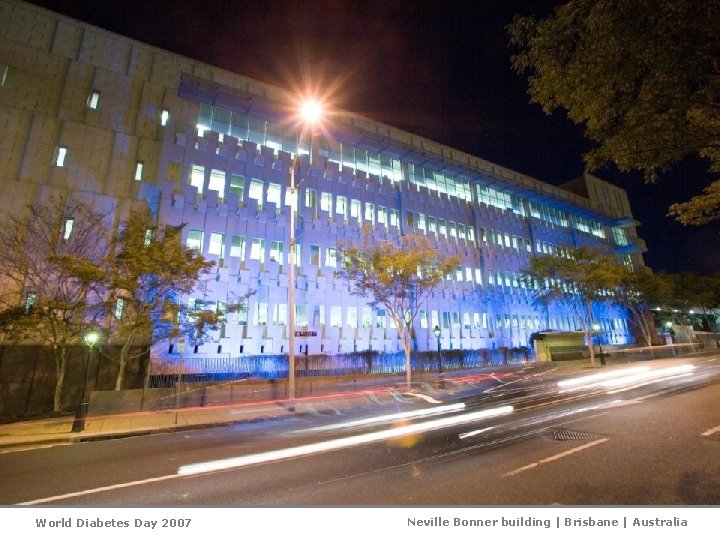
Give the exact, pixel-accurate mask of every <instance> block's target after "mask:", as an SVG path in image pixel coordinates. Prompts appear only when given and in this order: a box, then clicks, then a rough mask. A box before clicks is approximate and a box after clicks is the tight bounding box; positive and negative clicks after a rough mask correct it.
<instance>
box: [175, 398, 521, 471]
mask: <svg viewBox="0 0 720 540" xmlns="http://www.w3.org/2000/svg"><path fill="white" fill-rule="evenodd" d="M512 411H513V407H512V406H509V405H507V406H504V407H496V408H494V409H487V410H484V411H477V412H472V413H465V414H460V415H457V416H452V417H450V418H438V419H436V420H428V421H427V422H422V423H419V424H411V425H407V426H400V427H396V428H391V429H385V430H382V431H377V432H374V433H365V434H362V435H353V436H351V437H345V438H342V439H333V440H330V441H323V442H318V443H312V444H306V445H303V446H297V447H295V448H282V449H279V450H272V451H269V452H262V453H259V454H250V455H247V456H237V457H232V458H226V459H218V460H214V461H206V462H202V463H193V464H190V465H184V466H182V467H180V468H179V469H178V474H180V475H191V474H202V473H207V472H214V471H221V470H225V469H235V468H238V467H246V466H248V465H258V464H261V463H268V462H272V461H280V460H283V459H289V458H296V457H301V456H308V455H312V454H319V453H322V452H328V451H332V450H339V449H341V448H349V447H351V446H359V445H363V444H370V443H375V442H380V441H384V440H388V439H394V438H400V437H406V436H408V435H415V434H419V433H423V432H426V431H432V430H436V429H442V428H446V427H451V426H456V425H460V424H466V423H469V422H475V421H477V420H483V419H486V418H492V417H495V416H500V415H503V414H509V413H511V412H512Z"/></svg>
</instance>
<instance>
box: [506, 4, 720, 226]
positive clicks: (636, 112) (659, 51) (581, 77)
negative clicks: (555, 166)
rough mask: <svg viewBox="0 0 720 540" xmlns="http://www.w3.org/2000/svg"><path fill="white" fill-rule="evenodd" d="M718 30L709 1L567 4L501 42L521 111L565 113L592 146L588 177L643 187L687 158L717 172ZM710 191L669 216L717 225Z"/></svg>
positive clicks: (718, 14)
mask: <svg viewBox="0 0 720 540" xmlns="http://www.w3.org/2000/svg"><path fill="white" fill-rule="evenodd" d="M718 28H720V1H718V0H709V1H708V0H683V1H679V0H656V1H654V2H651V3H648V2H647V1H646V0H572V1H570V2H567V3H566V4H563V5H561V6H559V7H558V8H556V9H555V12H554V13H553V15H551V16H549V17H548V18H546V19H543V20H540V21H538V20H536V19H534V18H533V17H522V16H516V17H515V19H514V20H513V22H512V24H511V25H510V27H509V32H510V36H511V43H512V44H513V45H515V46H517V47H518V48H519V52H518V53H517V54H516V55H514V56H513V67H514V69H515V70H516V71H518V72H520V73H528V83H529V94H530V98H531V102H533V103H537V104H539V105H541V106H542V107H543V109H544V111H545V112H547V113H548V114H549V113H551V112H552V111H554V110H555V109H558V108H561V109H565V110H566V111H567V115H568V117H569V118H570V119H571V120H572V121H573V122H575V123H578V124H583V125H584V126H585V133H586V136H587V137H588V138H590V139H591V140H593V141H595V142H596V143H597V146H596V148H595V149H593V150H592V151H591V152H589V153H588V154H587V155H586V156H585V158H586V163H587V165H588V168H589V169H590V170H594V169H597V168H598V167H601V166H604V165H608V164H615V165H616V166H617V167H618V168H619V169H620V170H622V171H630V170H640V171H642V172H643V173H644V174H645V177H646V179H648V180H651V181H652V180H655V178H656V176H657V173H658V172H659V171H662V170H665V169H667V168H669V167H670V166H671V165H673V164H674V163H676V162H678V161H679V160H680V159H682V158H684V157H685V156H689V155H697V156H700V157H702V158H705V159H707V160H708V161H709V167H710V170H711V171H712V172H720V38H719V37H718V36H719V34H718V31H717V29H718ZM718 191H720V186H717V185H715V184H713V187H712V192H711V193H705V194H703V195H700V196H699V197H701V199H699V200H698V199H697V198H696V199H694V200H693V201H692V204H690V203H686V204H687V205H688V206H683V205H675V206H673V207H672V208H671V213H672V215H674V216H675V217H676V218H678V219H679V220H680V221H681V222H683V223H703V222H706V221H708V220H709V219H717V218H718V217H720V213H718V211H717V209H718V203H720V200H719V198H718V195H717V192H718ZM703 202H704V203H705V205H704V206H703V205H702V204H701V203H703Z"/></svg>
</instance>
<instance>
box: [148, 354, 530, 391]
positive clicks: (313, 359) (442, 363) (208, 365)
mask: <svg viewBox="0 0 720 540" xmlns="http://www.w3.org/2000/svg"><path fill="white" fill-rule="evenodd" d="M529 358H530V351H529V350H528V349H523V348H519V349H494V350H452V351H442V352H440V353H438V352H429V351H424V352H413V353H412V356H411V369H412V371H413V372H418V373H422V372H433V371H434V372H439V371H440V368H441V367H442V370H443V371H451V370H457V369H464V368H473V367H481V366H488V365H503V364H509V363H517V362H522V361H525V360H528V359H529ZM150 370H151V371H150V387H153V388H167V387H171V386H173V385H174V384H176V383H177V382H180V381H182V382H221V381H233V380H243V379H266V380H269V379H282V378H286V377H287V376H288V357H287V356H286V355H254V356H239V357H207V358H203V357H194V358H162V359H153V361H152V363H151V368H150ZM404 372H405V355H404V353H403V352H393V353H384V352H377V351H364V352H357V353H347V354H342V355H335V356H332V355H311V356H299V357H298V356H296V358H295V374H296V375H297V376H300V377H340V376H352V375H381V374H401V373H404Z"/></svg>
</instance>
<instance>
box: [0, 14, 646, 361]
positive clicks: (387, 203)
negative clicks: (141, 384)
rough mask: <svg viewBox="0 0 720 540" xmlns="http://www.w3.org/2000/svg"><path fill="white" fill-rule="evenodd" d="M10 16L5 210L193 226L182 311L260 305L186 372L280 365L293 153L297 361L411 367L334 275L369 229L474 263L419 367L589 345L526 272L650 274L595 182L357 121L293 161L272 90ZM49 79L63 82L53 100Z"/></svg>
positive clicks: (439, 299)
mask: <svg viewBox="0 0 720 540" xmlns="http://www.w3.org/2000/svg"><path fill="white" fill-rule="evenodd" d="M0 8H1V9H2V10H3V11H2V15H3V17H0V19H2V20H4V22H3V23H0V30H2V33H1V34H0V35H2V40H1V41H0V52H2V54H3V56H2V57H0V69H4V70H5V73H6V75H7V76H6V77H5V78H4V79H3V81H4V82H3V86H2V87H0V115H2V118H4V119H5V125H6V126H8V129H7V132H8V135H9V140H10V141H11V143H12V144H11V143H9V144H6V148H5V150H3V154H4V155H5V157H6V158H7V159H5V160H4V161H5V162H6V163H11V164H14V165H16V166H13V167H9V168H8V169H7V170H6V171H5V173H4V177H3V178H2V180H1V183H0V185H1V186H2V191H3V195H4V196H6V197H13V198H14V200H16V201H17V200H23V201H27V202H31V201H33V200H36V199H42V198H44V197H48V196H49V195H50V194H52V193H55V192H57V191H71V192H73V193H75V194H76V195H79V196H83V197H86V198H91V199H92V200H95V201H98V203H102V204H105V205H108V204H109V205H112V206H113V207H114V208H115V209H116V211H117V213H118V216H119V217H120V218H122V216H123V215H125V214H126V213H127V212H128V210H129V208H131V207H132V206H133V205H136V204H138V202H140V201H144V202H146V203H148V204H149V205H150V207H151V208H152V209H153V211H154V212H155V214H156V215H157V218H158V222H159V224H160V225H179V224H186V227H185V229H184V234H185V238H184V240H185V242H186V245H187V246H189V247H191V248H194V249H198V250H199V251H201V252H202V253H203V255H204V256H205V257H207V258H208V259H211V260H213V261H215V262H216V263H217V264H216V267H215V269H214V270H213V272H212V273H211V274H210V275H209V276H207V279H204V280H203V281H202V282H200V283H198V286H197V288H196V291H195V293H194V294H193V295H192V296H190V297H188V298H184V299H183V302H184V303H186V304H189V305H196V306H197V305H203V306H204V307H205V308H212V307H217V308H219V309H222V308H223V306H224V305H227V304H231V303H233V302H234V301H235V300H236V299H237V298H239V297H242V296H243V295H244V294H245V293H246V292H247V291H249V290H254V291H255V294H254V295H252V296H251V297H250V299H249V305H248V310H247V312H245V313H237V314H231V315H230V316H229V318H228V321H227V323H226V324H224V325H223V327H222V329H221V330H220V331H219V332H217V334H216V335H215V336H213V339H212V340H211V342H208V343H205V344H203V345H201V346H199V347H198V350H197V352H195V351H194V350H193V349H192V348H189V347H185V348H184V350H183V352H182V353H180V352H179V351H180V348H179V347H173V349H172V350H171V349H170V348H169V347H168V345H167V344H164V345H163V346H162V347H158V348H157V349H156V351H155V354H156V355H157V357H158V359H159V360H160V362H162V361H172V360H173V359H174V358H177V356H178V355H179V354H183V355H184V356H185V357H192V356H199V357H217V356H220V355H222V356H227V357H237V356H243V355H256V354H284V353H287V352H288V327H287V320H288V313H287V310H288V277H287V276H288V273H287V264H288V263H287V260H288V256H287V255H288V254H287V250H288V246H289V238H290V231H289V211H290V206H289V202H290V200H289V195H288V192H289V190H288V185H289V170H290V165H291V162H292V160H293V157H294V156H295V154H296V152H299V154H300V156H301V159H300V166H299V170H298V176H297V179H296V182H297V183H298V185H299V189H298V208H297V214H296V215H297V220H296V231H295V236H296V238H297V243H298V247H297V252H296V261H297V271H296V274H297V279H296V291H297V292H296V329H297V330H308V331H311V332H312V333H316V334H317V335H314V336H310V337H307V338H305V337H302V338H297V339H296V340H295V343H296V347H297V348H298V350H297V351H296V352H297V353H303V354H304V353H308V354H319V353H325V354H336V353H344V352H351V351H364V350H375V351H385V352H394V351H398V350H401V344H400V341H399V339H398V336H397V333H396V331H395V329H394V328H393V327H392V322H391V320H390V318H389V317H388V316H387V315H386V314H385V313H384V311H383V310H382V309H381V308H377V307H375V308H373V307H370V306H369V305H368V302H369V299H366V298H360V297H358V296H355V295H352V294H351V292H350V290H349V287H348V284H347V283H346V282H344V281H343V280H342V279H340V278H339V277H338V275H337V270H338V268H337V260H336V249H337V245H338V242H340V241H352V240H353V239H359V237H360V230H361V227H362V226H363V225H370V226H371V227H372V230H373V234H374V236H375V237H377V238H378V239H397V238H399V237H400V236H401V235H404V234H408V233H411V232H415V233H420V234H424V235H427V236H429V237H430V238H431V239H433V241H434V242H436V244H437V246H438V248H439V249H441V250H443V251H445V252H448V253H452V254H457V255H459V256H460V257H461V259H462V265H461V268H459V269H458V271H457V273H456V275H455V276H452V279H448V280H447V281H445V282H444V283H443V284H442V285H441V286H440V287H438V288H437V290H436V291H435V293H434V294H433V296H432V297H431V298H430V299H429V301H428V303H427V305H426V306H424V308H423V310H422V311H421V314H420V318H419V320H417V321H415V336H416V343H415V346H416V348H417V349H418V350H435V349H436V348H437V340H436V337H435V335H434V334H433V328H434V327H435V326H436V325H437V326H439V327H440V328H441V346H442V347H443V348H446V349H486V348H487V349H493V348H500V347H519V346H525V345H531V344H530V343H529V341H528V340H529V337H530V335H531V334H532V333H534V332H537V331H540V330H547V329H556V330H563V331H564V330H575V329H577V328H579V324H578V323H577V321H575V320H573V319H572V317H571V316H570V314H568V313H563V312H561V311H553V310H550V311H545V310H541V309H539V308H537V307H536V306H534V305H533V302H532V294H531V292H530V291H528V290H526V289H525V288H524V287H523V286H522V284H521V282H520V281H519V279H518V278H519V275H520V272H521V270H522V268H523V267H524V266H526V265H527V262H528V260H529V258H530V257H532V256H534V255H537V254H547V253H552V252H556V253H557V252H558V251H560V250H562V248H563V246H568V245H570V246H579V245H586V244H590V245H598V244H602V245H605V246H607V248H608V249H609V250H611V251H612V252H615V253H616V254H617V256H618V258H619V259H620V260H623V261H624V262H626V263H627V264H632V265H641V264H642V257H641V255H640V252H642V250H643V244H642V240H640V239H638V238H637V234H636V232H635V226H636V225H637V223H636V222H634V220H632V214H631V211H630V208H629V204H628V203H627V196H626V195H625V192H624V191H623V190H621V189H619V188H617V187H615V186H611V185H610V184H607V183H606V182H603V181H602V180H599V179H597V178H594V177H591V176H588V175H586V176H584V177H583V178H581V179H578V180H575V181H573V182H571V183H569V184H568V185H567V186H566V188H567V189H561V188H558V187H555V186H552V185H549V184H546V183H543V182H541V181H538V180H535V179H532V178H529V177H527V176H524V175H522V174H520V173H517V172H514V171H511V170H509V169H506V168H504V167H502V166H499V165H496V164H493V163H490V162H487V161H485V160H483V159H481V158H477V157H474V156H470V155H468V154H465V153H463V152H461V151H458V150H455V149H453V148H449V147H447V146H443V145H441V144H440V143H437V142H433V141H431V140H428V139H425V138H422V137H419V136H416V135H413V134H411V133H407V132H404V131H402V130H398V129H395V128H392V127H390V126H387V125H384V124H381V123H378V122H374V121H371V120H369V119H367V118H363V117H359V116H354V115H351V114H345V115H340V116H338V117H337V118H334V119H333V121H332V123H331V124H327V130H323V131H318V132H316V133H314V134H313V136H312V137H306V138H305V139H304V140H305V143H304V144H303V146H302V147H301V148H298V139H299V136H298V131H297V128H295V127H293V126H292V125H291V124H290V122H289V121H288V113H287V110H288V100H287V99H285V96H284V95H283V93H282V92H281V91H280V90H279V89H277V88H273V87H270V86H267V85H264V84H262V83H260V82H257V81H253V80H251V79H247V78H244V77H241V76H239V75H235V74H232V73H229V72H227V71H224V70H221V69H219V68H215V67H212V66H208V65H205V64H201V63H199V62H195V61H193V60H191V59H188V58H183V57H180V56H177V55H174V54H171V53H168V52H166V51H162V50H159V49H156V48H153V47H149V46H147V45H144V44H142V43H139V42H136V41H132V40H129V39H127V38H123V37H120V36H117V35H114V34H112V33H109V32H106V31H104V30H100V29H97V28H95V27H92V26H89V25H86V24H84V23H81V22H78V21H74V20H72V19H68V18H66V17H62V16H59V15H56V14H53V13H51V12H48V11H45V10H41V9H39V8H36V7H34V6H30V5H28V4H25V3H23V2H19V1H16V0H1V1H0ZM28 25H30V27H32V28H34V29H35V30H32V31H29V30H27V27H28ZM23 29H25V31H24V32H23ZM38 29H40V30H38ZM28 36H30V37H28ZM30 60H32V62H35V64H32V62H30ZM28 66H29V67H28ZM47 73H50V74H51V75H52V74H58V79H57V80H55V79H54V78H53V77H50V80H53V81H55V82H54V83H53V84H45V85H43V80H47V77H45V78H43V77H44V76H45V75H46V74H47ZM60 75H61V77H60ZM18 80H20V81H22V85H19V84H18V83H17V81H18ZM13 81H15V82H13ZM59 153H62V163H60V162H59V160H58V156H59ZM627 317H628V315H627V313H626V312H625V310H624V309H622V308H619V307H617V306H612V305H605V306H600V307H599V308H598V310H597V311H596V313H595V318H596V320H597V322H598V323H599V324H600V325H601V326H602V328H603V330H604V332H605V336H606V337H607V341H608V342H610V343H627V342H629V341H631V340H632V337H631V335H630V331H629V328H628V321H627Z"/></svg>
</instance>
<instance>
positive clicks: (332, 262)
mask: <svg viewBox="0 0 720 540" xmlns="http://www.w3.org/2000/svg"><path fill="white" fill-rule="evenodd" d="M325 266H327V267H328V268H336V267H337V249H335V248H326V249H325Z"/></svg>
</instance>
